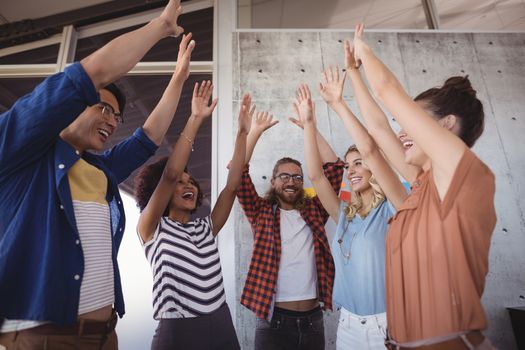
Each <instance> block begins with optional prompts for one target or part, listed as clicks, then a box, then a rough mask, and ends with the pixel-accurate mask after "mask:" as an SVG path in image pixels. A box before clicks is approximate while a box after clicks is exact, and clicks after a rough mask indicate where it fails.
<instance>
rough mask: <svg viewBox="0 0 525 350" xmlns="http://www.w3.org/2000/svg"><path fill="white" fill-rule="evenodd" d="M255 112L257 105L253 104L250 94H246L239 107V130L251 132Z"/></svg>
mask: <svg viewBox="0 0 525 350" xmlns="http://www.w3.org/2000/svg"><path fill="white" fill-rule="evenodd" d="M254 112H255V105H252V97H251V96H250V94H245V95H244V96H243V98H242V104H241V108H240V109H239V132H242V133H246V134H248V133H249V132H250V128H251V125H252V117H253V113H254Z"/></svg>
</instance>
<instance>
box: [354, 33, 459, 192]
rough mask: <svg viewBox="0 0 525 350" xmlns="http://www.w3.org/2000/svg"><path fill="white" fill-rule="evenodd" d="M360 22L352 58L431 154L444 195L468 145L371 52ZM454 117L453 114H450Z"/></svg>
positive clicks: (425, 150) (427, 152) (387, 103)
mask: <svg viewBox="0 0 525 350" xmlns="http://www.w3.org/2000/svg"><path fill="white" fill-rule="evenodd" d="M362 34H363V26H362V25H358V26H357V28H356V33H355V37H354V50H355V58H356V61H357V62H358V61H359V60H361V61H362V62H363V66H364V68H365V73H366V75H367V78H368V81H369V82H370V87H371V88H372V91H373V92H374V93H375V95H376V96H377V97H378V99H379V100H380V101H381V102H382V103H383V105H384V106H385V107H386V108H387V109H388V110H389V111H390V112H391V113H392V114H393V115H394V116H395V118H396V120H397V122H398V123H399V124H400V125H401V127H402V128H403V129H404V131H405V132H406V133H407V134H408V135H410V137H411V138H412V139H413V140H414V142H415V143H416V144H417V145H418V146H419V147H421V149H422V150H423V152H425V154H426V155H427V156H428V157H430V160H431V166H432V173H433V176H434V181H435V183H436V188H437V190H438V193H439V196H440V197H441V199H443V198H444V196H445V194H446V192H447V190H448V187H449V185H450V182H451V180H452V176H453V175H454V171H455V170H456V167H457V165H458V163H459V161H460V160H461V157H462V156H463V153H464V152H465V150H466V148H467V146H466V145H465V143H463V141H461V139H459V138H458V137H457V136H456V135H454V134H453V133H452V132H451V131H449V130H448V126H447V125H444V126H445V127H443V126H441V125H440V124H439V123H438V122H437V121H436V120H435V119H434V118H432V116H431V115H430V114H429V113H428V112H427V111H425V110H424V109H423V108H422V107H421V106H420V105H419V104H417V103H416V102H414V101H413V100H412V98H411V97H410V96H409V95H408V94H407V93H406V91H405V90H404V89H403V87H402V86H401V84H400V83H399V81H398V80H397V78H396V77H395V76H394V74H392V72H391V71H390V70H389V69H388V68H387V67H386V66H385V65H384V64H383V63H382V62H381V61H380V60H379V59H378V58H377V57H376V56H375V55H374V53H373V52H372V50H371V49H370V48H369V47H368V46H367V45H366V44H365V42H364V41H363V39H362ZM449 117H450V118H449V120H453V119H454V118H455V116H449Z"/></svg>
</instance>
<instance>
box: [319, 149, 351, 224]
mask: <svg viewBox="0 0 525 350" xmlns="http://www.w3.org/2000/svg"><path fill="white" fill-rule="evenodd" d="M344 165H345V163H344V162H343V161H342V160H341V159H337V160H336V161H335V162H331V163H325V164H324V165H323V169H324V175H325V176H326V178H327V179H328V181H330V184H331V185H332V188H333V189H334V191H335V193H339V190H340V189H341V181H343V172H344ZM313 201H314V204H315V205H316V206H317V207H318V208H319V212H320V213H321V216H322V219H323V222H324V223H325V224H326V222H327V221H328V218H329V217H330V215H329V214H328V212H327V211H326V210H325V209H324V207H323V205H322V204H321V201H320V200H319V197H317V196H315V197H314V198H313Z"/></svg>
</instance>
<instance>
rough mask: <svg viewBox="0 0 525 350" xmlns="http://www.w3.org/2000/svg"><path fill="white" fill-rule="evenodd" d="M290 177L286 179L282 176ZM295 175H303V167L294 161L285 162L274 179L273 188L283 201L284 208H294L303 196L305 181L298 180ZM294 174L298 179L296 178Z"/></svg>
mask: <svg viewBox="0 0 525 350" xmlns="http://www.w3.org/2000/svg"><path fill="white" fill-rule="evenodd" d="M283 174H284V175H286V174H287V175H291V177H290V176H288V177H289V179H287V180H286V181H284V180H282V179H281V177H284V178H286V177H287V176H281V175H283ZM295 175H300V176H301V177H302V176H303V171H302V170H301V167H300V166H298V165H297V164H294V163H283V164H280V165H279V167H278V168H277V171H276V174H275V177H274V178H273V179H272V182H271V184H272V188H273V190H274V191H275V194H276V195H277V198H279V200H280V202H281V207H282V208H284V209H288V208H290V209H291V208H293V207H294V206H295V204H296V203H297V202H298V201H299V200H300V199H302V198H303V193H304V189H303V181H298V179H297V178H298V177H297V176H295ZM294 176H295V178H296V179H294Z"/></svg>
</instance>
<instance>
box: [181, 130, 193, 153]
mask: <svg viewBox="0 0 525 350" xmlns="http://www.w3.org/2000/svg"><path fill="white" fill-rule="evenodd" d="M180 136H182V137H184V138H185V139H186V140H187V141H188V142H189V143H190V145H191V151H192V152H193V151H194V149H193V141H192V140H191V139H190V138H189V137H188V136H186V135H184V133H182V132H181V133H180Z"/></svg>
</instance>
